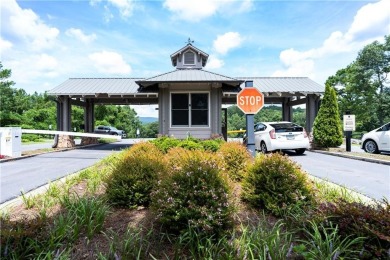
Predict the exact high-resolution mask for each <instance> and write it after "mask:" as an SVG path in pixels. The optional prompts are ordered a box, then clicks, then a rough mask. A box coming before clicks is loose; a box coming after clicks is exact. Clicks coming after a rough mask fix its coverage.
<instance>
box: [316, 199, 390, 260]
mask: <svg viewBox="0 0 390 260" xmlns="http://www.w3.org/2000/svg"><path fill="white" fill-rule="evenodd" d="M318 209H319V211H320V212H321V213H320V215H323V216H325V217H326V221H330V222H332V223H333V224H337V225H338V227H339V230H340V231H339V232H340V235H342V236H343V237H347V236H348V235H354V236H356V237H366V241H365V242H364V250H363V251H362V255H361V259H389V258H390V255H389V254H390V204H389V202H388V201H386V200H384V201H381V202H377V203H375V204H372V205H365V204H363V203H358V202H347V201H345V200H339V201H337V202H336V203H326V204H322V205H321V206H320V207H318Z"/></svg>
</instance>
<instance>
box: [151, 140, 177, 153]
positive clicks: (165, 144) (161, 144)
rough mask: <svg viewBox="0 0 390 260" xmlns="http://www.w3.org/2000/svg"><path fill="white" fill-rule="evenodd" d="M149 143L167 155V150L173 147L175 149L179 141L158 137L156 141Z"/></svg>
mask: <svg viewBox="0 0 390 260" xmlns="http://www.w3.org/2000/svg"><path fill="white" fill-rule="evenodd" d="M150 142H151V143H153V144H154V145H156V146H157V148H158V149H160V151H162V152H163V153H167V152H168V150H169V149H171V148H173V147H177V146H178V145H179V143H180V140H178V139H176V138H173V137H166V136H163V137H159V138H157V139H154V140H152V141H150Z"/></svg>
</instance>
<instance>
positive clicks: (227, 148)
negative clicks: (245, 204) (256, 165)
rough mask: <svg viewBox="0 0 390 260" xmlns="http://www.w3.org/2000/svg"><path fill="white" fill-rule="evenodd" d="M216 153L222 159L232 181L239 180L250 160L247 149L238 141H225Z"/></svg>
mask: <svg viewBox="0 0 390 260" xmlns="http://www.w3.org/2000/svg"><path fill="white" fill-rule="evenodd" d="M218 153H219V155H220V156H221V157H222V159H223V162H224V168H225V170H226V172H227V174H228V175H229V177H230V178H231V179H232V180H234V181H240V180H241V179H242V178H243V177H244V176H245V175H246V172H247V169H248V166H249V165H250V164H251V162H252V161H251V160H252V157H251V155H250V154H249V152H248V150H247V149H246V148H245V147H244V146H243V145H242V144H240V143H237V142H227V143H223V144H222V145H221V147H220V149H219V152H218Z"/></svg>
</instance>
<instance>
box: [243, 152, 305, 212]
mask: <svg viewBox="0 0 390 260" xmlns="http://www.w3.org/2000/svg"><path fill="white" fill-rule="evenodd" d="M242 186H243V199H244V200H245V201H248V202H249V203H250V204H251V205H252V206H254V207H256V208H265V209H267V210H269V211H270V212H272V213H274V214H275V215H282V213H283V212H284V211H286V210H288V209H291V208H294V207H296V206H297V205H298V206H299V205H301V204H306V203H308V202H311V201H312V199H313V192H312V185H311V183H310V182H309V181H308V179H307V176H306V174H305V173H304V172H302V171H301V169H300V168H299V166H298V165H297V164H296V163H294V162H293V161H291V160H290V159H289V158H288V157H287V156H283V155H281V154H278V153H275V154H269V155H260V156H258V157H257V158H256V160H255V163H254V165H253V166H251V167H250V168H249V171H248V174H247V176H245V178H244V180H243V185H242Z"/></svg>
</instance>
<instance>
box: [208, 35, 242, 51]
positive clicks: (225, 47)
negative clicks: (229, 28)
mask: <svg viewBox="0 0 390 260" xmlns="http://www.w3.org/2000/svg"><path fill="white" fill-rule="evenodd" d="M242 42H243V39H242V37H241V35H240V34H239V33H238V32H227V33H225V34H223V35H218V36H217V39H216V40H215V41H214V43H213V46H214V49H215V51H216V52H218V53H220V54H226V53H227V52H228V51H230V50H231V49H233V48H237V47H239V46H240V45H241V43H242Z"/></svg>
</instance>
